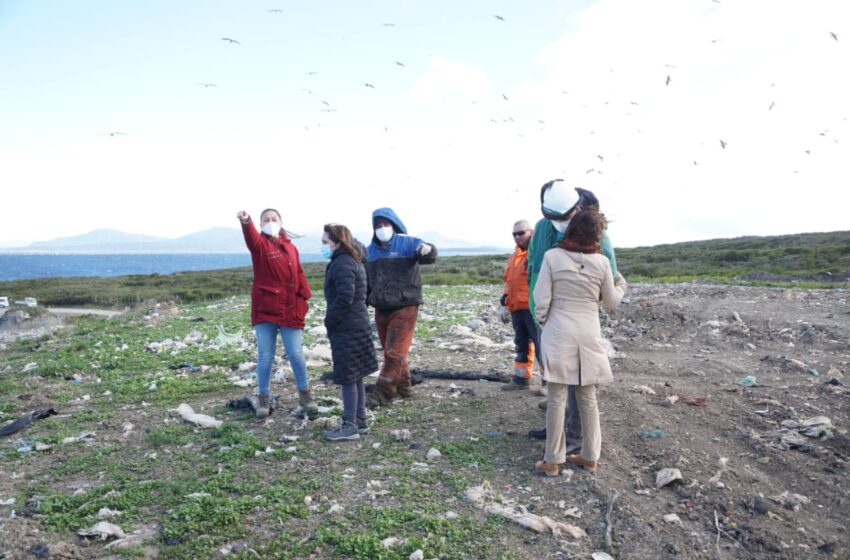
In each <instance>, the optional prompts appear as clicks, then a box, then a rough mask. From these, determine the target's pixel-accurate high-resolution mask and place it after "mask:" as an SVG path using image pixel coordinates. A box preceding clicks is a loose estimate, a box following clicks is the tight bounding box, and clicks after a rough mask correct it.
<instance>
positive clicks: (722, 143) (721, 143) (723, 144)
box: [720, 140, 726, 150]
mask: <svg viewBox="0 0 850 560" xmlns="http://www.w3.org/2000/svg"><path fill="white" fill-rule="evenodd" d="M720 147H721V148H723V149H724V150H725V149H726V142H724V141H723V140H721V141H720Z"/></svg>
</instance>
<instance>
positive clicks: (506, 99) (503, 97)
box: [502, 93, 510, 101]
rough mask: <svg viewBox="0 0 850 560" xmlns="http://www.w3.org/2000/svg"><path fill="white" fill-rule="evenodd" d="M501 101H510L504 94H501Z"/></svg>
mask: <svg viewBox="0 0 850 560" xmlns="http://www.w3.org/2000/svg"><path fill="white" fill-rule="evenodd" d="M502 99H504V100H505V101H510V99H508V96H507V95H505V94H504V93H503V94H502Z"/></svg>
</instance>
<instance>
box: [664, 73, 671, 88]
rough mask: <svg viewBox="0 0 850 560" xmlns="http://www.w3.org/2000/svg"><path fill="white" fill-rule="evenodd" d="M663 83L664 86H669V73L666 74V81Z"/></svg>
mask: <svg viewBox="0 0 850 560" xmlns="http://www.w3.org/2000/svg"><path fill="white" fill-rule="evenodd" d="M664 85H665V86H669V85H670V76H669V75H668V76H667V81H666V82H664Z"/></svg>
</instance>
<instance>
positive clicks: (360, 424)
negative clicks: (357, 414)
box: [357, 418, 369, 435]
mask: <svg viewBox="0 0 850 560" xmlns="http://www.w3.org/2000/svg"><path fill="white" fill-rule="evenodd" d="M357 433H358V434H361V435H366V434H368V433H369V423H368V422H367V421H366V419H365V418H358V419H357Z"/></svg>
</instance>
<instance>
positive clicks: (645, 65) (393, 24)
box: [0, 0, 850, 247]
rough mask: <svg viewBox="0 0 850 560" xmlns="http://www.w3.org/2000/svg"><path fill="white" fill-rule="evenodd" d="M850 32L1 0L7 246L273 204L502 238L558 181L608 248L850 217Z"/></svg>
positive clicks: (491, 13)
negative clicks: (585, 206)
mask: <svg viewBox="0 0 850 560" xmlns="http://www.w3.org/2000/svg"><path fill="white" fill-rule="evenodd" d="M497 16H498V17H497ZM848 22H850V2H846V0H814V1H812V2H808V3H800V2H791V1H785V0H720V1H716V0H644V1H641V2H635V1H633V0H596V1H590V0H583V1H575V0H573V1H569V0H535V1H532V2H524V3H519V2H512V1H508V0H493V1H487V2H484V1H464V2H455V1H448V0H429V1H425V0H395V1H391V0H375V1H370V2H352V1H350V0H315V1H311V2H295V1H294V0H267V1H263V2H258V1H253V0H238V1H237V0H233V1H226V0H219V1H211V0H208V1H200V0H181V1H180V2H171V1H165V0H144V1H141V0H138V1H137V0H126V1H122V2H115V1H113V0H88V1H82V2H67V1H62V0H39V1H25V0H0V208H2V209H3V210H4V211H3V215H2V219H0V247H14V246H23V245H26V244H28V243H31V242H33V241H41V240H48V239H53V238H57V237H65V236H71V235H79V234H83V233H87V232H89V231H91V230H94V229H99V228H113V229H118V230H121V231H125V232H130V233H139V234H148V235H158V236H163V237H178V236H181V235H186V234H189V233H194V232H196V231H199V230H203V229H206V228H209V227H214V226H225V227H237V221H236V213H237V212H238V211H239V210H246V211H247V212H248V213H250V214H252V215H253V216H257V217H258V216H259V214H260V211H261V210H262V209H263V208H266V207H274V208H277V209H279V210H280V212H281V214H282V216H283V222H284V225H285V227H287V229H289V230H291V231H294V232H298V233H302V234H308V235H309V234H311V233H314V232H316V231H320V230H321V226H322V224H324V223H327V222H338V223H343V224H346V225H348V226H349V227H351V229H352V230H355V231H363V230H368V228H369V227H370V216H371V212H372V210H374V209H375V208H378V207H383V206H389V207H392V208H393V209H394V210H395V211H396V212H397V213H398V215H399V216H400V217H401V219H402V220H403V221H404V222H405V224H406V225H407V227H408V229H409V230H410V232H411V233H413V234H420V235H421V234H423V233H426V232H439V233H440V234H441V235H443V236H446V237H449V238H454V239H463V240H466V241H468V242H470V243H473V244H487V245H498V246H504V247H507V246H510V245H511V244H512V241H511V236H510V232H511V230H512V225H513V223H514V221H516V220H518V219H522V218H525V219H529V220H532V221H536V220H537V219H539V218H540V217H541V215H540V199H539V196H540V187H541V185H542V184H543V183H545V182H546V181H548V180H550V179H554V178H563V179H564V180H566V181H568V182H569V183H570V184H571V185H574V186H576V187H581V188H585V189H589V190H591V191H593V192H594V193H595V194H596V195H597V197H598V198H599V200H600V202H601V209H602V211H603V212H604V213H605V214H606V216H607V217H608V219H609V221H610V225H609V235H610V238H611V239H612V241H613V243H614V245H615V246H623V247H634V246H643V245H655V244H659V243H673V242H678V241H689V240H697V239H711V238H721V237H736V236H741V235H778V234H787V233H801V232H810V231H834V230H846V229H850V217H848V216H850V213H848V210H847V209H848V208H850V157H848V156H850V150H848V148H850V122H848V120H847V119H848V117H850V74H848V71H847V68H850V23H848ZM224 38H228V39H233V40H235V41H238V43H237V42H231V41H228V40H224ZM204 84H207V85H204ZM209 84H214V85H209ZM367 84H368V85H367ZM426 240H427V239H426Z"/></svg>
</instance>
